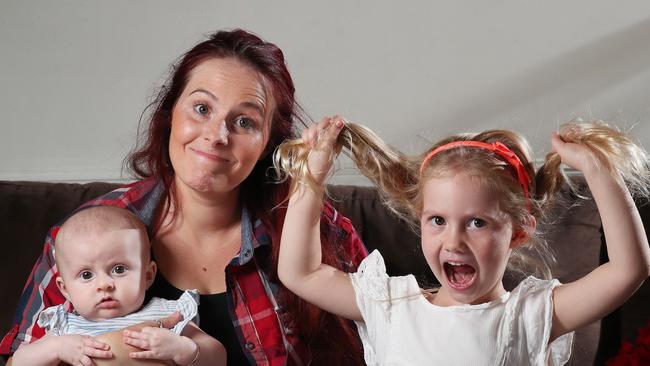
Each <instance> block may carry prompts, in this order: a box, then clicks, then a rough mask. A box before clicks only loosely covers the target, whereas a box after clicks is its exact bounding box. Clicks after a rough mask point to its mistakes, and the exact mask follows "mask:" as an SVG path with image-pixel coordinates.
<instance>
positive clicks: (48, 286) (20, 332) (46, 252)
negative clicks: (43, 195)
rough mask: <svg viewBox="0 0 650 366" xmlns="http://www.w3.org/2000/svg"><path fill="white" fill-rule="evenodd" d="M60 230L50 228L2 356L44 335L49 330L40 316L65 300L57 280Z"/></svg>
mask: <svg viewBox="0 0 650 366" xmlns="http://www.w3.org/2000/svg"><path fill="white" fill-rule="evenodd" d="M58 230H59V228H58V226H55V227H53V228H52V229H50V232H49V234H48V236H47V238H46V240H45V244H44V246H43V252H42V254H41V256H40V257H39V258H38V260H37V261H36V264H34V268H33V269H32V272H31V274H30V275H29V278H28V279H27V283H26V284H25V287H24V288H23V293H22V294H21V295H20V299H19V301H18V305H17V308H16V313H15V315H14V323H13V325H12V327H11V328H10V330H9V332H7V334H6V335H5V336H4V338H3V339H2V342H1V343H0V355H5V356H6V355H11V354H13V353H14V352H15V351H16V349H18V346H20V344H21V343H23V342H27V343H32V342H34V341H36V340H38V339H40V338H42V337H43V336H44V335H45V329H43V328H42V327H40V326H39V325H38V324H37V319H38V315H39V314H40V313H41V312H42V311H43V310H44V309H45V308H48V307H50V306H54V305H60V304H63V303H64V302H65V298H64V297H63V295H62V294H61V292H60V291H59V289H58V287H57V286H56V281H55V280H54V279H55V278H56V275H57V270H56V264H55V262H54V238H55V237H56V234H57V233H58Z"/></svg>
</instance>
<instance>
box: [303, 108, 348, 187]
mask: <svg viewBox="0 0 650 366" xmlns="http://www.w3.org/2000/svg"><path fill="white" fill-rule="evenodd" d="M343 126H344V122H343V118H341V117H339V116H334V117H333V118H330V117H325V118H323V119H322V120H321V121H320V122H318V123H317V124H316V125H314V126H312V127H310V128H308V129H306V130H305V131H303V133H302V140H303V142H304V143H305V145H307V146H308V147H310V148H311V151H310V153H309V158H308V163H307V165H308V167H309V172H310V173H311V175H312V177H313V178H314V181H315V182H316V183H317V184H320V185H322V184H323V183H324V182H325V178H326V177H327V173H328V172H329V170H330V168H331V167H332V163H333V161H334V158H335V157H336V154H338V153H339V151H340V147H336V139H337V137H338V135H339V132H341V129H343Z"/></svg>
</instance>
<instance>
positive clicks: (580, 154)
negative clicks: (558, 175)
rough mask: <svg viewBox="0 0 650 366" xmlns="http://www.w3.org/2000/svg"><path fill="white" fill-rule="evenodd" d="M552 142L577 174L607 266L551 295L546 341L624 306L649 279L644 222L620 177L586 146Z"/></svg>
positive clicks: (558, 140) (649, 263) (648, 252)
mask: <svg viewBox="0 0 650 366" xmlns="http://www.w3.org/2000/svg"><path fill="white" fill-rule="evenodd" d="M552 144H553V147H554V148H555V150H556V151H557V152H558V154H559V155H560V157H561V159H562V162H563V163H565V164H567V165H569V166H571V167H573V168H575V169H578V170H580V171H581V172H582V173H583V175H584V177H585V179H586V181H587V184H588V185H589V189H590V190H591V193H592V195H593V198H594V200H595V202H596V205H597V207H598V210H599V212H600V218H601V221H602V224H603V231H604V233H605V240H606V242H607V253H608V256H609V262H608V263H605V264H603V265H601V266H599V267H598V268H596V269H595V270H593V271H592V272H591V273H589V274H588V275H586V276H585V277H583V278H581V279H579V280H577V281H575V282H572V283H569V284H566V285H561V286H558V287H557V288H556V289H555V290H554V292H553V303H554V316H553V328H552V331H551V340H554V339H556V338H557V337H559V336H561V335H562V334H565V333H568V332H570V331H573V330H575V329H576V328H579V327H582V326H584V325H587V324H589V323H592V322H594V321H596V320H598V319H601V318H602V317H604V316H605V315H607V314H608V313H609V312H611V311H612V310H614V309H615V308H617V307H618V306H620V305H621V304H623V303H624V302H625V301H626V300H627V299H628V298H629V297H630V296H631V295H632V294H633V293H634V292H635V291H636V290H637V289H638V288H639V286H641V284H642V283H643V281H645V279H646V278H648V276H650V249H649V248H648V239H647V237H646V235H645V232H644V228H643V223H642V222H641V217H640V215H639V212H638V210H637V209H636V205H635V204H634V201H633V200H632V196H631V195H630V192H629V191H628V189H627V187H626V186H625V184H624V183H623V179H622V178H621V177H620V174H618V173H615V174H614V175H612V173H611V172H610V171H609V170H607V169H606V168H605V167H604V166H603V164H602V163H600V162H599V161H598V159H597V157H596V156H595V155H594V153H593V152H592V151H591V150H589V149H588V148H587V147H586V146H584V145H581V144H574V143H565V142H563V141H562V140H561V138H560V137H559V136H558V135H557V134H555V135H554V136H553V138H552Z"/></svg>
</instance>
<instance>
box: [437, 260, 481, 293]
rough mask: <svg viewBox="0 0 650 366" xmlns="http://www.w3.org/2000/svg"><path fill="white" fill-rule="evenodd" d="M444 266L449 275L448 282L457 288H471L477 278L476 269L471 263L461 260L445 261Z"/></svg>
mask: <svg viewBox="0 0 650 366" xmlns="http://www.w3.org/2000/svg"><path fill="white" fill-rule="evenodd" d="M443 268H444V270H445V274H446V275H447V282H448V283H449V285H450V286H451V287H452V288H453V289H455V290H465V289H467V288H469V287H470V286H471V285H472V284H473V283H474V279H475V278H476V269H474V267H472V266H470V265H469V264H465V263H461V262H444V263H443Z"/></svg>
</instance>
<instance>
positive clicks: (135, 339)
mask: <svg viewBox="0 0 650 366" xmlns="http://www.w3.org/2000/svg"><path fill="white" fill-rule="evenodd" d="M124 343H126V344H128V345H131V346H133V347H137V348H140V349H143V351H140V352H131V353H130V354H129V356H130V357H131V358H143V359H154V360H172V361H174V362H175V363H176V364H178V365H189V364H190V363H191V362H192V360H194V357H195V356H196V355H197V352H198V345H197V344H196V343H195V342H194V341H193V340H191V339H189V338H187V337H185V336H181V335H178V334H176V333H174V332H172V331H171V330H169V329H166V328H156V327H144V328H142V329H141V330H140V331H135V330H128V329H127V330H125V331H124Z"/></svg>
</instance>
